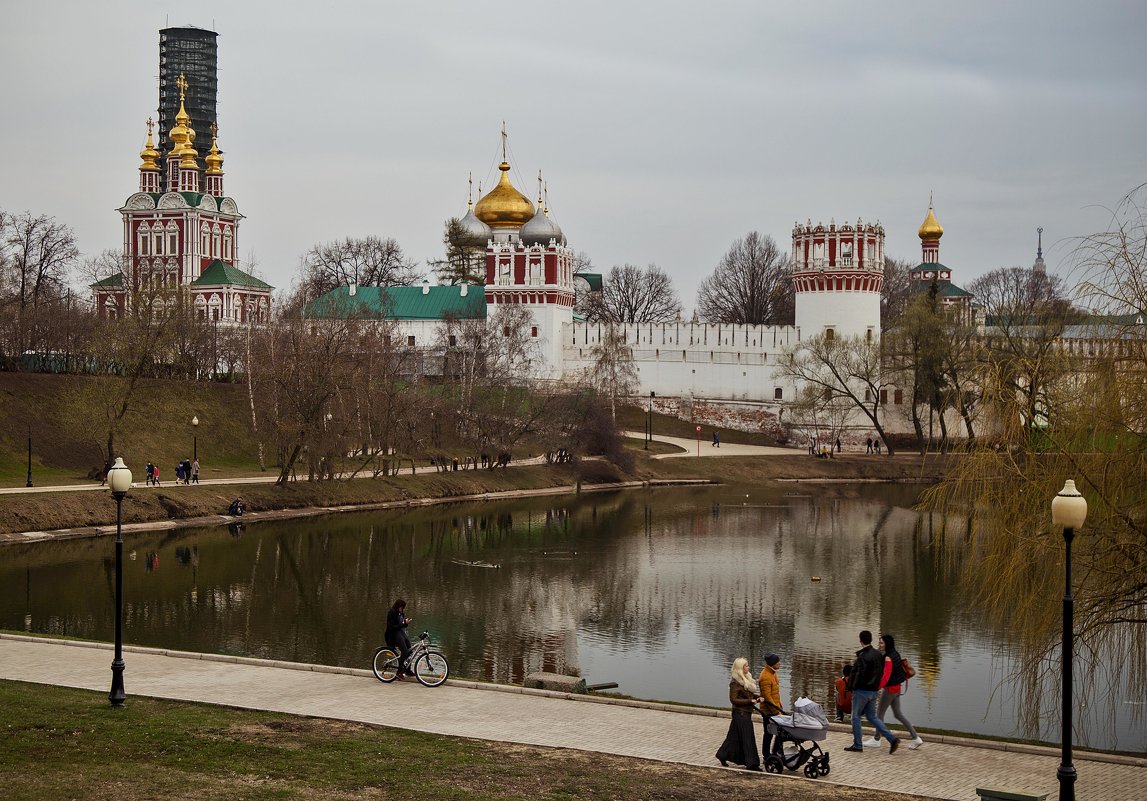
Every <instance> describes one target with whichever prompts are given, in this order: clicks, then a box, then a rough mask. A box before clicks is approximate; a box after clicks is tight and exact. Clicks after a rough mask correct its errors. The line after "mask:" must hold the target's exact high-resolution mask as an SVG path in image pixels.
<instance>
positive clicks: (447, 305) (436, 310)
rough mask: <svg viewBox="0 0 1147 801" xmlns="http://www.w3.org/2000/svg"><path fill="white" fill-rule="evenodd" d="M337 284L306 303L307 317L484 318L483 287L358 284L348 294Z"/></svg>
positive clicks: (345, 288)
mask: <svg viewBox="0 0 1147 801" xmlns="http://www.w3.org/2000/svg"><path fill="white" fill-rule="evenodd" d="M350 290H351V288H350V287H346V286H340V287H336V288H334V289H332V290H331V291H330V292H327V293H326V294H325V295H323V296H322V297H320V298H318V299H317V300H314V301H312V302H311V303H308V304H307V306H306V308H305V309H304V312H303V314H304V316H306V317H317V318H320V319H321V318H326V317H346V316H350V315H352V314H361V315H363V316H366V317H371V318H374V319H383V318H386V319H388V320H442V319H445V318H446V317H453V318H454V319H456V320H485V319H486V292H485V287H483V286H478V285H473V284H471V285H468V286H467V287H466V294H465V295H463V294H462V287H461V286H388V287H379V286H360V287H355V293H354V294H353V295H352V294H350Z"/></svg>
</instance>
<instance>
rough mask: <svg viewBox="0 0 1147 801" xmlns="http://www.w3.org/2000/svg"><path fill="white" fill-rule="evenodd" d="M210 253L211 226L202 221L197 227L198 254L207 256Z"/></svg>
mask: <svg viewBox="0 0 1147 801" xmlns="http://www.w3.org/2000/svg"><path fill="white" fill-rule="evenodd" d="M210 253H211V228H210V226H208V225H207V223H203V225H202V226H200V228H199V255H200V256H208V255H210Z"/></svg>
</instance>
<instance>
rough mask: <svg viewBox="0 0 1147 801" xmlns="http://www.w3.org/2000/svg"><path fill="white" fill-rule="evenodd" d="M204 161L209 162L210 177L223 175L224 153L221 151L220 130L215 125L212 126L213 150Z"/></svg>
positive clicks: (209, 151)
mask: <svg viewBox="0 0 1147 801" xmlns="http://www.w3.org/2000/svg"><path fill="white" fill-rule="evenodd" d="M203 160H204V161H205V162H207V174H208V175H222V174H223V153H222V152H220V150H219V129H218V128H217V127H216V126H215V125H214V124H212V126H211V149H210V150H208V151H207V155H206V156H204V157H203Z"/></svg>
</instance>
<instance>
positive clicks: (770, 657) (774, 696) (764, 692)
mask: <svg viewBox="0 0 1147 801" xmlns="http://www.w3.org/2000/svg"><path fill="white" fill-rule="evenodd" d="M780 663H781V658H780V657H779V656H777V655H776V654H767V655H766V656H765V666H764V667H763V668H762V669H761V678H760V685H761V707H760V709H761V714H762V715H764V716H765V735H764V739H763V740H762V743H761V752H762V753H763V754H764V755H765V756H766V757H767V756H768V755H769V754H770V753H775V752H777V751H780V750H781V738H780V737H777V738H776V742H774V741H773V735H771V734H769V718H771V717H772V716H773V715H783V714H784V707H782V706H781V682H780V679H778V678H777V665H779V664H780Z"/></svg>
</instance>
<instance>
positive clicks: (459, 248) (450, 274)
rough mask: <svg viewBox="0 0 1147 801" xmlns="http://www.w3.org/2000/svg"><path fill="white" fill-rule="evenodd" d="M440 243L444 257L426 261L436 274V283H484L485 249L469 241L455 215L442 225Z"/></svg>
mask: <svg viewBox="0 0 1147 801" xmlns="http://www.w3.org/2000/svg"><path fill="white" fill-rule="evenodd" d="M442 244H443V245H445V246H446V257H445V258H443V259H437V260H434V261H428V262H427V263H426V266H427V267H429V268H430V269H431V270H433V271H434V273H435V274H436V275H437V276H438V283H440V284H451V285H453V286H457V285H458V284H477V285H483V284H485V283H486V253H485V250H484V249H479V248H475V247H474V246H473V245H472V244H471V243H470V241H469V237H468V236H467V234H466V229H465V228H463V227H462V222H461V221H460V220H459V219H458V218H457V217H451V218H450V219H448V220H447V221H446V223H445V225H444V226H443V232H442Z"/></svg>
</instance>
